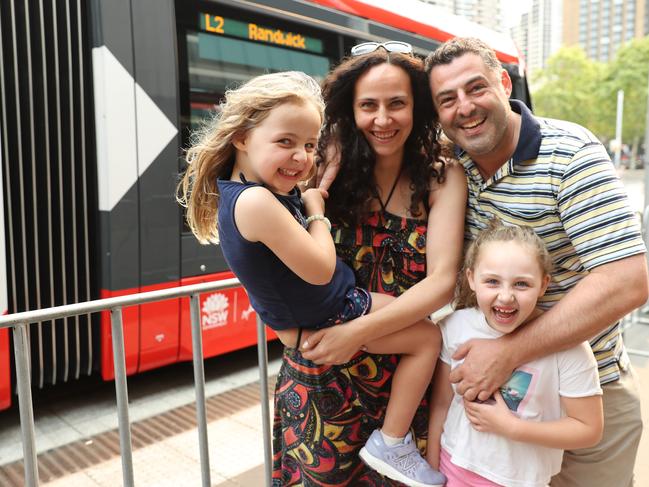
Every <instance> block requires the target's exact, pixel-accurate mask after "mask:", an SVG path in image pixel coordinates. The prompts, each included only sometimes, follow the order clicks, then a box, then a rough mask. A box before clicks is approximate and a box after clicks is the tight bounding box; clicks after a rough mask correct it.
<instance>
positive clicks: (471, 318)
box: [440, 308, 602, 487]
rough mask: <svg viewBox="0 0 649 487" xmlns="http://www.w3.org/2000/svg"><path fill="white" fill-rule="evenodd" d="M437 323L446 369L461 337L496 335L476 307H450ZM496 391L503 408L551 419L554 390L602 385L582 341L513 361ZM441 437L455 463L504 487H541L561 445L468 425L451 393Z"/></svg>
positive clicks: (576, 392) (571, 392)
mask: <svg viewBox="0 0 649 487" xmlns="http://www.w3.org/2000/svg"><path fill="white" fill-rule="evenodd" d="M440 329H441V331H442V339H443V345H442V351H441V354H440V359H441V360H442V361H443V362H445V363H447V364H449V365H450V366H451V369H453V368H455V367H457V366H458V365H460V364H461V363H462V361H457V360H452V359H451V357H452V355H453V353H455V350H456V349H457V348H458V347H459V346H460V345H461V344H462V343H464V342H466V341H467V340H469V339H471V338H498V337H500V336H502V333H501V332H499V331H496V330H494V329H493V328H491V327H490V326H489V325H488V324H487V322H486V320H485V317H484V315H483V314H482V312H481V311H480V310H478V309H477V308H468V309H463V310H460V311H456V312H454V313H453V314H451V315H450V316H448V317H447V318H446V319H445V320H444V321H442V323H440ZM453 390H454V391H455V386H453ZM501 393H502V396H503V398H504V399H505V402H506V403H507V405H508V407H509V409H510V410H512V411H513V412H514V414H516V415H517V416H519V417H520V418H522V419H525V420H530V421H552V420H556V419H559V418H560V417H561V416H563V413H562V409H561V403H560V396H564V397H587V396H594V395H598V394H602V389H601V387H600V385H599V376H598V373H597V363H596V361H595V357H594V356H593V352H592V350H591V348H590V347H589V346H588V343H587V342H584V343H582V344H580V345H578V346H576V347H574V348H571V349H570V350H566V351H563V352H558V353H553V354H551V355H548V356H546V357H543V358H540V359H538V360H534V361H532V362H529V363H527V364H525V365H523V366H521V367H518V368H517V369H516V370H515V371H514V373H513V374H512V376H511V377H510V379H509V380H508V381H507V383H506V384H505V385H503V386H502V387H501ZM441 443H442V448H444V449H445V450H446V451H447V452H448V453H449V455H450V456H451V461H452V462H453V463H454V464H455V465H458V466H460V467H463V468H466V469H467V470H470V471H472V472H475V473H477V474H478V475H481V476H483V477H485V478H487V479H489V480H491V481H493V482H496V483H498V484H502V485H505V486H507V487H510V486H511V487H544V486H546V485H547V484H548V482H549V481H550V478H551V476H552V475H554V474H556V473H557V472H559V470H560V469H561V460H562V456H563V450H558V449H554V448H546V447H542V446H537V445H532V444H529V443H521V442H518V441H513V440H510V439H507V438H505V437H503V436H499V435H495V434H492V433H483V432H480V431H476V430H475V429H473V427H472V426H471V423H470V422H469V420H468V419H467V417H466V415H465V413H464V406H463V405H462V397H461V396H459V395H458V394H457V393H456V394H454V397H453V400H452V401H451V405H450V406H449V411H448V414H447V416H446V422H445V423H444V431H443V433H442V439H441Z"/></svg>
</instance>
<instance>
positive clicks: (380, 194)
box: [273, 42, 466, 486]
mask: <svg viewBox="0 0 649 487" xmlns="http://www.w3.org/2000/svg"><path fill="white" fill-rule="evenodd" d="M355 54H356V55H355ZM323 95H324V98H325V102H326V103H327V108H326V111H325V123H324V127H323V131H322V134H321V139H320V143H319V147H318V154H319V156H320V158H321V159H324V158H325V154H329V159H336V160H337V161H339V162H338V165H339V168H338V175H337V176H336V177H335V180H334V181H333V182H332V183H331V186H330V188H329V193H330V196H329V199H328V200H327V212H328V216H329V218H330V219H331V220H332V222H333V223H334V228H333V230H332V231H333V235H334V240H335V242H336V247H337V252H338V254H339V256H340V257H341V258H342V259H343V260H344V261H345V262H346V263H347V264H348V265H350V266H351V267H352V268H353V269H354V271H355V274H356V281H357V285H358V286H362V287H365V288H366V289H368V290H370V291H373V292H382V293H386V294H391V295H394V296H400V297H399V298H398V299H396V300H395V301H394V302H393V303H391V304H390V305H388V306H386V307H385V308H383V309H381V310H378V311H377V312H376V313H373V314H371V315H367V316H363V317H361V318H358V319H356V320H354V321H351V322H349V323H346V324H344V325H340V326H336V327H332V328H329V329H327V330H322V331H318V332H316V333H314V334H312V335H310V336H308V337H307V339H306V342H303V347H302V350H301V351H298V350H295V349H291V348H287V349H286V351H285V354H284V357H283V364H282V368H281V370H280V373H279V376H278V381H277V388H276V393H275V424H274V431H273V433H274V472H273V481H274V485H277V486H280V485H281V486H288V485H331V486H343V485H354V486H356V485H370V486H382V485H394V484H392V483H390V482H389V481H388V480H387V479H384V478H383V477H381V476H380V475H378V474H377V473H375V472H373V471H370V470H369V469H367V468H366V467H365V466H364V465H363V464H362V463H361V461H360V460H359V457H358V453H359V450H360V449H361V447H362V446H363V445H364V443H365V441H366V440H367V438H368V437H369V435H370V434H371V433H372V431H373V430H374V429H375V428H377V427H379V426H380V424H381V422H382V419H383V416H384V414H385V407H386V404H387V399H388V397H389V394H390V386H391V378H392V375H393V372H394V369H395V366H396V364H397V361H398V356H396V355H370V354H367V353H363V352H362V351H360V350H362V348H363V345H364V343H366V342H367V341H368V340H369V339H370V338H376V337H380V336H385V335H387V334H389V333H392V332H394V331H396V330H399V329H401V328H404V327H406V326H408V325H410V324H412V323H414V322H415V321H418V320H420V319H422V318H424V317H426V316H428V315H429V314H431V313H432V312H434V311H435V310H437V309H439V308H441V307H443V306H444V305H445V304H446V303H447V302H449V301H450V299H451V297H452V294H453V287H454V283H455V280H456V276H457V272H458V269H459V265H460V260H461V252H462V240H463V230H464V225H463V220H464V207H465V203H466V181H465V179H464V173H463V171H462V169H461V168H460V167H458V166H456V165H453V164H445V163H444V162H443V161H441V159H440V157H439V153H440V146H439V143H438V141H437V131H436V126H437V116H436V114H435V112H434V110H433V104H432V101H431V96H430V91H429V88H428V80H427V77H426V74H425V72H424V67H423V62H422V61H421V60H420V59H418V58H416V57H415V56H413V55H412V53H411V47H410V46H409V45H408V44H405V43H401V42H388V43H384V44H378V43H364V44H360V45H358V46H355V48H353V49H352V56H350V57H349V58H346V59H345V60H343V61H342V62H341V64H340V65H339V66H338V67H336V68H335V69H334V70H333V71H332V72H331V73H330V74H329V76H328V77H327V78H326V79H325V81H324V86H323ZM332 148H336V149H335V150H333V149H332ZM332 152H336V154H335V155H333V156H332V155H331V153H332ZM325 185H326V183H325ZM280 339H281V340H282V342H284V343H285V344H287V345H288V346H292V345H291V344H295V343H296V339H295V334H294V333H292V331H287V332H284V333H282V334H280ZM427 419H428V412H427V410H426V402H425V401H422V404H421V405H420V407H419V409H418V412H417V415H416V417H415V420H414V421H413V425H412V432H413V433H414V436H415V438H416V440H417V441H418V443H419V445H420V446H421V447H423V446H424V445H425V438H426V431H427Z"/></svg>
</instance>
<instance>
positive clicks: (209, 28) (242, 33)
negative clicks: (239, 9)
mask: <svg viewBox="0 0 649 487" xmlns="http://www.w3.org/2000/svg"><path fill="white" fill-rule="evenodd" d="M198 15H199V22H200V28H201V29H202V30H204V31H206V32H210V33H212V34H221V35H229V36H232V37H240V38H242V39H247V40H250V41H255V42H265V43H267V44H273V45H276V46H283V47H290V48H293V49H300V50H303V51H310V52H317V53H320V54H321V53H322V52H323V46H322V41H321V40H320V39H315V38H313V37H307V36H305V35H302V34H299V33H296V32H288V31H285V30H282V29H278V28H275V27H269V26H261V25H257V24H255V23H252V22H241V21H238V20H233V19H228V18H225V17H221V16H220V15H212V14H206V13H199V14H198Z"/></svg>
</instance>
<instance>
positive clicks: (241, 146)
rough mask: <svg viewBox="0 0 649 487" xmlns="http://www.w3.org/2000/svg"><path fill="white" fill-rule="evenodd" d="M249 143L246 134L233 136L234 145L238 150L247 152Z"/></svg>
mask: <svg viewBox="0 0 649 487" xmlns="http://www.w3.org/2000/svg"><path fill="white" fill-rule="evenodd" d="M247 142H248V136H247V134H246V133H245V132H242V133H236V134H234V135H233V136H232V145H233V146H234V148H235V149H237V150H241V151H245V150H246V148H247V146H246V143H247Z"/></svg>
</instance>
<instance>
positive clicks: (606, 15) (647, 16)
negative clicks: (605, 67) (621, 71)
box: [563, 0, 649, 62]
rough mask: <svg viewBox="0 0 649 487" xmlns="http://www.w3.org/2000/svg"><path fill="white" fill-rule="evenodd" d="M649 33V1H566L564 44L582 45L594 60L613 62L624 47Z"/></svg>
mask: <svg viewBox="0 0 649 487" xmlns="http://www.w3.org/2000/svg"><path fill="white" fill-rule="evenodd" d="M647 34H649V0H566V1H564V2H563V44H564V45H568V46H570V45H579V46H581V47H582V48H583V49H584V51H585V52H586V55H587V56H588V57H589V58H590V59H593V60H597V61H603V62H606V61H609V60H611V59H612V58H613V57H614V56H615V53H616V52H617V50H618V49H619V48H620V46H621V45H622V44H624V43H626V42H628V41H630V40H631V39H633V38H635V37H644V36H645V35H647Z"/></svg>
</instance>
